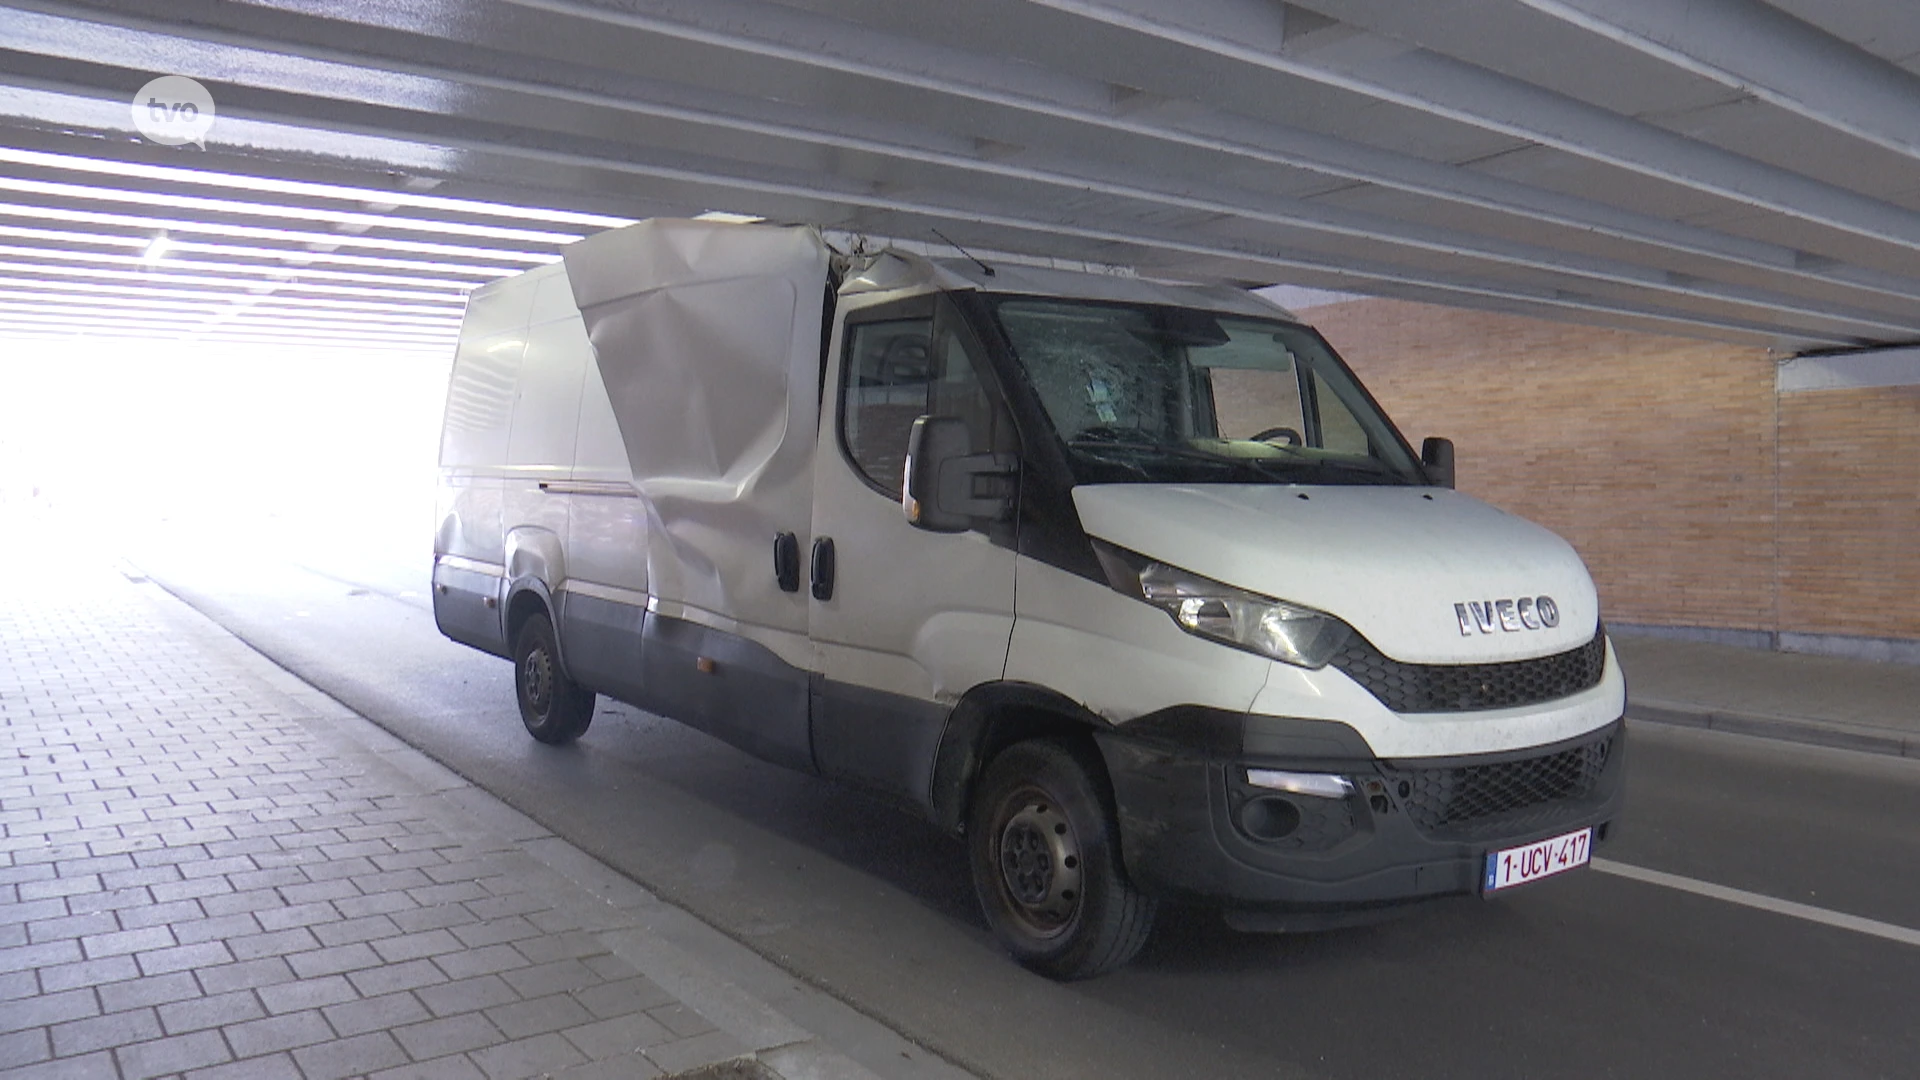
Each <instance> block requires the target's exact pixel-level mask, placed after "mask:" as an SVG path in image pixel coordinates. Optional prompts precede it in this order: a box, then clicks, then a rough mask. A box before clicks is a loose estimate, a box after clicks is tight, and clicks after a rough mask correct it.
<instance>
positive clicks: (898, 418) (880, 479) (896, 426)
mask: <svg viewBox="0 0 1920 1080" xmlns="http://www.w3.org/2000/svg"><path fill="white" fill-rule="evenodd" d="M849 330H850V336H849V338H848V344H847V359H846V366H845V371H846V380H845V382H846V385H845V387H844V390H843V394H844V396H843V397H842V399H841V400H842V404H841V409H840V433H841V439H842V441H843V442H844V443H845V445H846V449H847V456H848V457H849V458H851V459H852V460H853V463H854V465H855V467H857V468H858V469H859V470H860V474H861V475H862V476H863V477H865V478H866V480H867V482H868V483H870V484H872V485H874V486H875V487H877V488H879V489H880V490H881V491H884V492H887V493H889V494H890V495H897V494H898V492H899V491H900V484H901V481H902V479H903V478H904V475H905V471H906V463H907V438H908V436H910V435H911V434H912V432H913V422H914V421H915V420H918V419H919V418H920V417H921V416H923V415H925V414H926V411H927V401H928V395H929V393H930V391H931V389H932V386H933V364H932V359H933V357H932V337H933V320H932V319H931V318H912V319H889V320H886V321H883V322H870V323H862V324H859V325H857V326H853V327H850V328H849Z"/></svg>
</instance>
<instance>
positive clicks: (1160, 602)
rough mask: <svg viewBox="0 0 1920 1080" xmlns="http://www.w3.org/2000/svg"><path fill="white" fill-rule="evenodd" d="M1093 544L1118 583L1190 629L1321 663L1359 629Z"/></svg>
mask: <svg viewBox="0 0 1920 1080" xmlns="http://www.w3.org/2000/svg"><path fill="white" fill-rule="evenodd" d="M1093 549H1094V552H1095V553H1096V554H1098V555H1099V557H1100V564H1101V566H1103V567H1104V568H1105V569H1106V571H1107V579H1108V580H1109V581H1110V582H1112V583H1113V587H1114V588H1116V589H1118V590H1120V591H1121V592H1123V593H1126V594H1128V595H1129V596H1134V597H1137V598H1139V599H1141V600H1144V601H1146V602H1147V603H1149V604H1152V605H1153V606H1154V607H1157V608H1159V609H1160V610H1162V611H1164V612H1166V613H1167V614H1168V615H1169V616H1171V617H1172V619H1173V621H1174V622H1175V623H1177V624H1179V626H1180V628H1181V629H1182V630H1185V631H1186V632H1188V633H1189V634H1196V635H1198V636H1200V637H1204V638H1212V639H1213V640H1215V641H1220V642H1224V643H1226V644H1228V645H1232V646H1234V647H1235V648H1240V649H1245V650H1247V651H1248V652H1256V653H1259V654H1260V655H1262V656H1270V657H1272V658H1273V659H1275V660H1280V661H1283V662H1285V663H1288V664H1294V665H1297V666H1299V667H1304V668H1319V667H1325V666H1326V664H1327V661H1329V660H1331V659H1333V654H1334V653H1337V652H1339V651H1340V647H1341V646H1342V645H1345V644H1346V643H1347V637H1348V635H1350V634H1351V633H1353V630H1352V629H1351V628H1350V627H1348V626H1347V624H1346V623H1343V622H1341V621H1340V620H1339V619H1336V618H1334V617H1333V616H1331V615H1329V614H1327V613H1326V612H1324V611H1315V610H1314V609H1312V608H1306V607H1301V606H1299V605H1298V604H1289V603H1286V602H1285V601H1282V600H1275V599H1273V598H1272V597H1270V596H1261V595H1260V594H1258V593H1251V592H1248V591H1246V590H1245V589H1236V588H1234V587H1233V586H1231V585H1224V584H1222V583H1220V582H1218V581H1214V580H1213V579H1211V578H1204V577H1201V576H1200V575H1199V574H1194V573H1189V572H1188V571H1185V570H1181V569H1179V568H1177V567H1173V566H1168V565H1167V564H1166V563H1160V562H1154V561H1153V560H1152V559H1149V558H1147V557H1146V556H1144V555H1138V554H1135V553H1134V552H1131V551H1128V550H1126V549H1125V548H1118V547H1115V546H1113V545H1112V544H1108V543H1104V542H1102V541H1099V540H1096V541H1094V543H1093Z"/></svg>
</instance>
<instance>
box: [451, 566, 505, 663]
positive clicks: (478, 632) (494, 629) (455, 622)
mask: <svg viewBox="0 0 1920 1080" xmlns="http://www.w3.org/2000/svg"><path fill="white" fill-rule="evenodd" d="M501 585H502V581H501V578H500V576H499V575H498V574H489V573H485V572H482V571H479V570H470V569H467V568H466V567H463V566H452V565H449V564H447V563H443V562H436V563H435V564H434V567H433V621H434V625H436V626H438V627H439V628H440V632H441V633H442V634H445V635H446V636H447V637H449V638H452V639H453V640H455V641H457V642H459V643H460V644H462V645H471V646H473V647H474V648H476V649H479V650H480V651H481V652H488V653H492V654H493V655H495V656H506V655H508V654H509V652H510V650H509V648H508V643H507V632H506V626H505V623H504V621H503V620H502V618H501V615H500V589H501Z"/></svg>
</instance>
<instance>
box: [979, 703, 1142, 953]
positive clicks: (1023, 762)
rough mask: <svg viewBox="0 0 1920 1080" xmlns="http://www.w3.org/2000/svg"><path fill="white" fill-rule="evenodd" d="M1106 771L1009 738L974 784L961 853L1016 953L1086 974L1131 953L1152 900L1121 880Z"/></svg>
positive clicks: (1063, 746) (1073, 749)
mask: <svg viewBox="0 0 1920 1080" xmlns="http://www.w3.org/2000/svg"><path fill="white" fill-rule="evenodd" d="M1112 807H1113V800H1112V797H1111V795H1110V794H1109V792H1108V788H1107V778H1106V770H1105V769H1104V768H1102V767H1101V764H1100V761H1099V759H1098V757H1097V756H1095V754H1094V753H1093V751H1092V750H1091V749H1090V748H1086V747H1081V746H1076V745H1073V744H1069V743H1066V742H1060V741H1055V740H1051V739H1046V740H1032V741H1029V742H1022V743H1015V744H1014V745H1012V746H1010V747H1008V748H1006V749H1005V750H1003V751H1001V752H1000V754H999V755H998V756H997V757H995V758H994V759H993V761H992V762H990V763H989V764H988V765H987V769H986V773H985V775H983V776H982V777H981V779H980V783H979V785H978V786H977V787H976V788H975V789H974V795H973V802H972V806H971V807H970V813H969V814H968V820H967V851H968V857H969V861H970V862H971V864H972V869H973V887H974V891H975V892H977V893H978V894H979V896H980V906H981V908H982V909H983V910H984V911H985V913H986V916H987V922H988V923H989V924H990V925H991V926H992V927H993V932H994V934H995V935H996V936H998V937H999V938H1000V942H1001V944H1003V945H1005V946H1006V948H1007V951H1009V952H1011V953H1012V954H1013V956H1014V959H1016V960H1018V961H1019V962H1020V963H1021V964H1023V965H1025V966H1026V967H1027V968H1029V969H1031V970H1033V971H1035V972H1038V973H1039V974H1041V975H1045V976H1047V977H1048V978H1051V979H1059V980H1063V981H1065V980H1073V979H1086V978H1091V977H1093V976H1095V975H1101V974H1104V973H1106V972H1109V971H1112V970H1113V969H1115V968H1118V967H1120V966H1121V965H1123V964H1125V963H1126V962H1127V961H1129V960H1131V959H1133V957H1134V954H1136V953H1138V952H1139V951H1140V947H1141V946H1142V945H1145V944H1146V941H1147V935H1148V934H1149V933H1150V932H1151V931H1152V929H1153V916H1154V909H1155V903H1154V901H1153V900H1152V899H1150V898H1148V897H1146V896H1144V895H1142V894H1141V893H1140V892H1139V890H1137V889H1135V888H1134V887H1133V884H1132V883H1131V882H1129V881H1128V880H1127V877H1126V873H1125V871H1124V870H1123V869H1122V868H1121V865H1120V851H1119V832H1118V829H1117V828H1116V827H1115V825H1114V813H1113V808H1112Z"/></svg>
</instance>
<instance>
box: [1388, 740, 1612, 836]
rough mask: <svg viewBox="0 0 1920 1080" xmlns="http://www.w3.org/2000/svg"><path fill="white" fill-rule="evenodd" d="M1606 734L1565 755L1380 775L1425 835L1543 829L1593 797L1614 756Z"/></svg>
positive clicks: (1390, 769)
mask: <svg viewBox="0 0 1920 1080" xmlns="http://www.w3.org/2000/svg"><path fill="white" fill-rule="evenodd" d="M1614 738H1615V736H1614V734H1613V733H1612V732H1611V731H1610V732H1608V733H1607V734H1606V735H1603V736H1601V737H1600V738H1598V739H1595V740H1593V741H1592V742H1588V743H1584V744H1582V745H1579V746H1575V747H1572V748H1571V749H1567V750H1561V751H1557V752H1555V753H1552V754H1545V755H1542V756H1540V757H1533V758H1525V759H1522V760H1520V761H1502V762H1495V763H1492V764H1487V765H1455V766H1439V767H1435V768H1424V769H1423V768H1400V767H1398V766H1388V767H1386V768H1384V769H1383V770H1382V771H1383V774H1384V775H1385V777H1386V780H1387V783H1388V785H1389V786H1390V787H1391V788H1393V791H1394V794H1395V795H1397V796H1399V801H1400V806H1401V808H1402V809H1403V810H1405V811H1406V812H1407V816H1408V817H1410V818H1412V819H1413V823H1414V824H1415V825H1417V826H1419V827H1420V829H1421V830H1422V831H1423V832H1427V833H1443V834H1444V833H1452V834H1456V835H1466V834H1470V833H1471V832H1472V831H1473V829H1472V826H1473V825H1474V824H1475V823H1477V822H1481V821H1487V820H1489V819H1493V818H1498V819H1499V822H1498V824H1499V825H1500V827H1501V829H1502V830H1503V831H1504V830H1520V831H1524V830H1526V829H1530V828H1533V827H1535V826H1538V825H1545V824H1547V823H1549V822H1551V821H1552V820H1553V819H1554V818H1556V817H1558V816H1560V815H1561V814H1562V813H1563V812H1564V811H1566V810H1567V809H1568V806H1567V804H1568V803H1576V802H1578V801H1580V800H1582V799H1584V798H1585V797H1586V796H1588V795H1590V794H1592V793H1593V790H1594V787H1595V785H1596V784H1598V783H1599V781H1600V774H1601V773H1602V772H1604V771H1605V770H1606V767H1607V759H1608V757H1610V756H1611V755H1612V754H1613V752H1614Z"/></svg>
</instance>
